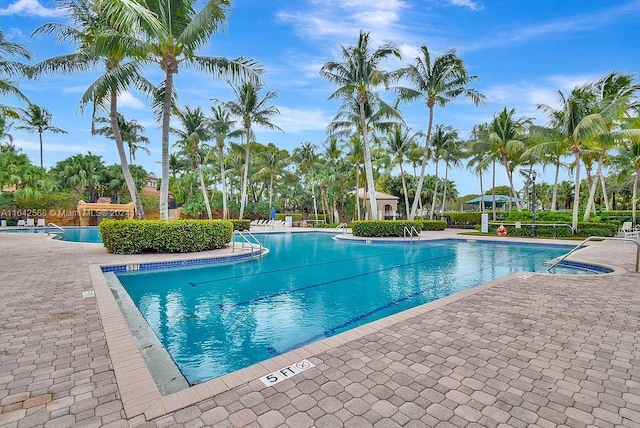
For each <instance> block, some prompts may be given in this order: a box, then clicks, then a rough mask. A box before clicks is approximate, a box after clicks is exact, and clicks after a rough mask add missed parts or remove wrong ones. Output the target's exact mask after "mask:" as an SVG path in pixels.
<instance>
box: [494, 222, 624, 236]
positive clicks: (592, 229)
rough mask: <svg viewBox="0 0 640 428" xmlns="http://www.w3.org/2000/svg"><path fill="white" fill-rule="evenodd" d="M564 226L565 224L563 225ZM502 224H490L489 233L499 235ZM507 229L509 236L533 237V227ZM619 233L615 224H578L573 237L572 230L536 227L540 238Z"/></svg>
mask: <svg viewBox="0 0 640 428" xmlns="http://www.w3.org/2000/svg"><path fill="white" fill-rule="evenodd" d="M563 224H564V223H563ZM498 226H500V223H490V224H489V233H490V234H492V235H497V234H498V233H497V228H498ZM505 227H506V228H507V230H508V232H507V236H517V237H525V236H531V226H529V225H522V227H521V228H519V229H516V228H515V227H514V226H513V225H511V226H509V225H505ZM616 233H618V226H617V225H615V224H613V223H578V232H577V233H576V234H575V235H573V233H572V231H571V228H569V227H565V226H561V227H556V228H555V234H554V227H553V226H536V236H540V237H554V236H555V237H557V238H568V237H571V236H583V237H585V238H586V237H587V236H607V237H612V236H615V235H616Z"/></svg>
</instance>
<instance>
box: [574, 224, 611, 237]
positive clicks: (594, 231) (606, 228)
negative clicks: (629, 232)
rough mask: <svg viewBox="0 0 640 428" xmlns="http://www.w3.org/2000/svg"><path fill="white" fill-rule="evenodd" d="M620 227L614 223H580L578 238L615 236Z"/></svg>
mask: <svg viewBox="0 0 640 428" xmlns="http://www.w3.org/2000/svg"><path fill="white" fill-rule="evenodd" d="M618 229H619V226H618V225H617V224H614V223H591V222H589V223H578V233H576V235H577V236H584V237H587V236H608V237H611V236H615V235H616V234H617V233H618Z"/></svg>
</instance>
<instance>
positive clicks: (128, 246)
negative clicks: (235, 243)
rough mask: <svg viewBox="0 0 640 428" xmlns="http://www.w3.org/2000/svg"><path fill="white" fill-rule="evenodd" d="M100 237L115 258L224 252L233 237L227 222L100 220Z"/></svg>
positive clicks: (231, 227) (230, 226) (230, 223)
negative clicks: (147, 253) (157, 254)
mask: <svg viewBox="0 0 640 428" xmlns="http://www.w3.org/2000/svg"><path fill="white" fill-rule="evenodd" d="M100 234H101V235H102V242H103V243H104V246H105V248H106V249H107V250H108V251H109V252H111V253H115V254H140V253H143V252H160V253H189V252H194V251H206V250H214V249H218V248H224V247H225V246H226V245H227V244H228V243H229V242H231V237H232V235H233V223H232V222H230V221H227V220H171V221H162V220H103V221H101V222H100Z"/></svg>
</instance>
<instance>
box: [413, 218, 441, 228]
mask: <svg viewBox="0 0 640 428" xmlns="http://www.w3.org/2000/svg"><path fill="white" fill-rule="evenodd" d="M416 223H420V227H421V230H445V229H446V228H447V222H446V221H444V220H416Z"/></svg>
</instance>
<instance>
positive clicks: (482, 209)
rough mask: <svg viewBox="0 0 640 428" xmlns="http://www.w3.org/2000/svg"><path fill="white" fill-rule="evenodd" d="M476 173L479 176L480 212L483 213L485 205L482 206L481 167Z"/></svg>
mask: <svg viewBox="0 0 640 428" xmlns="http://www.w3.org/2000/svg"><path fill="white" fill-rule="evenodd" d="M478 175H479V176H480V212H481V213H484V210H485V208H486V207H485V206H484V189H483V188H482V187H483V186H482V169H480V170H479V171H478Z"/></svg>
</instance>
